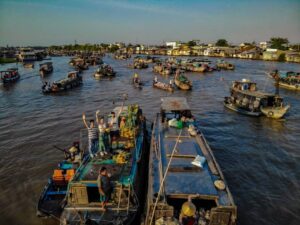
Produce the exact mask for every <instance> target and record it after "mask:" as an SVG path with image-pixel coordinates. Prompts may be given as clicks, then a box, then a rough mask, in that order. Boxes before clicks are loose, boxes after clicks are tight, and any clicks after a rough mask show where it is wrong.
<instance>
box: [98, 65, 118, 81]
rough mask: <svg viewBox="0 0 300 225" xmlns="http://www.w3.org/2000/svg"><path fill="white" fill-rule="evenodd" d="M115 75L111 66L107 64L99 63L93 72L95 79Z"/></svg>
mask: <svg viewBox="0 0 300 225" xmlns="http://www.w3.org/2000/svg"><path fill="white" fill-rule="evenodd" d="M114 76H116V72H115V71H114V70H113V68H112V67H111V66H109V65H107V64H104V65H101V66H100V67H99V68H98V69H97V70H96V72H95V73H94V77H95V78H96V79H101V78H104V77H106V78H112V77H114Z"/></svg>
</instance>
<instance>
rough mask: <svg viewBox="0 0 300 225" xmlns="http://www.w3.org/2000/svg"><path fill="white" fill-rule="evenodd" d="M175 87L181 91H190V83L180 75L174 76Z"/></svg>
mask: <svg viewBox="0 0 300 225" xmlns="http://www.w3.org/2000/svg"><path fill="white" fill-rule="evenodd" d="M175 85H176V86H177V87H178V88H179V89H181V90H191V89H192V82H191V81H189V80H188V79H187V78H186V77H185V76H183V75H182V74H180V75H176V76H175Z"/></svg>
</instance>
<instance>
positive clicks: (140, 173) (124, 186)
mask: <svg viewBox="0 0 300 225" xmlns="http://www.w3.org/2000/svg"><path fill="white" fill-rule="evenodd" d="M113 111H114V112H115V114H116V115H119V116H118V119H119V121H120V119H121V118H122V121H123V122H124V121H126V123H122V124H121V123H120V126H119V127H120V136H118V137H115V138H114V139H113V141H112V145H111V147H112V150H111V152H110V153H109V154H108V155H105V156H101V155H100V154H97V155H96V156H95V157H93V158H89V159H88V160H87V161H86V162H84V163H82V165H81V166H80V167H79V168H78V170H77V171H76V173H75V176H74V177H73V179H72V180H71V181H70V182H69V187H68V190H67V195H66V196H67V198H66V201H67V203H66V205H65V207H64V209H63V213H62V215H61V217H60V221H61V225H66V224H68V225H81V224H106V225H115V224H126V225H127V224H128V225H129V224H136V223H135V222H134V221H136V219H137V217H138V216H139V215H140V214H141V213H142V210H143V207H142V205H143V202H142V196H143V195H144V191H145V175H146V174H145V169H147V159H146V153H147V151H146V145H145V140H146V136H145V124H144V122H143V121H144V119H142V118H143V116H142V111H141V109H140V108H139V107H138V106H137V105H131V106H124V107H116V108H115V109H114V110H113ZM119 113H120V114H119ZM103 166H105V167H106V168H107V171H108V172H109V173H111V176H110V182H111V183H112V184H113V191H112V195H111V199H110V200H109V202H108V204H107V208H106V209H103V208H102V207H101V202H100V194H99V191H98V186H97V178H98V174H99V173H98V171H99V170H100V169H101V168H102V167H103Z"/></svg>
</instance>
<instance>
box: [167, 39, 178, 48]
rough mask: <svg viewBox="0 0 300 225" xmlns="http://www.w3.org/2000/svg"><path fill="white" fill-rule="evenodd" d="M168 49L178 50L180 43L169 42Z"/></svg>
mask: <svg viewBox="0 0 300 225" xmlns="http://www.w3.org/2000/svg"><path fill="white" fill-rule="evenodd" d="M166 46H167V47H172V48H173V49H174V48H178V47H179V46H180V43H179V42H178V41H167V42H166Z"/></svg>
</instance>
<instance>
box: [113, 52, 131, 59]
mask: <svg viewBox="0 0 300 225" xmlns="http://www.w3.org/2000/svg"><path fill="white" fill-rule="evenodd" d="M114 58H115V59H119V60H127V59H130V58H131V55H130V54H128V53H120V52H117V53H116V54H115V55H114Z"/></svg>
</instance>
